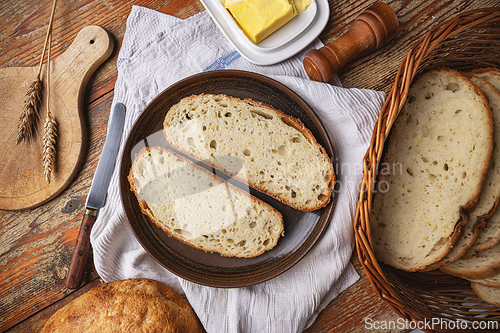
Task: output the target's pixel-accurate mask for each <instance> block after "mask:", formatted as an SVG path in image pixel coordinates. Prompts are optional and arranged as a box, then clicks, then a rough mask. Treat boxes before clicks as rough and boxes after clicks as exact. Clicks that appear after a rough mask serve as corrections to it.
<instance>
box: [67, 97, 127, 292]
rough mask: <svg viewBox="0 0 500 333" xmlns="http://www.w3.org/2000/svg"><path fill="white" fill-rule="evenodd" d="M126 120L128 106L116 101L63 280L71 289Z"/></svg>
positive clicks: (101, 203)
mask: <svg viewBox="0 0 500 333" xmlns="http://www.w3.org/2000/svg"><path fill="white" fill-rule="evenodd" d="M124 124H125V106H124V105H123V104H121V103H117V104H116V105H115V107H114V110H113V114H112V115H111V122H110V124H109V129H108V134H107V136H106V141H105V142H104V147H103V149H102V153H101V157H100V158H99V162H98V163H97V168H96V170H95V174H94V179H93V180H92V185H91V186H90V191H89V194H88V195H87V202H86V203H85V213H84V215H83V220H82V225H81V226H80V231H79V233H78V239H77V241H76V246H75V250H74V251H73V256H72V257H71V263H70V265H69V269H68V274H67V275H66V279H65V280H64V284H65V286H66V288H68V289H76V288H78V287H79V286H80V285H81V284H82V281H83V274H84V272H85V264H86V262H87V256H88V254H89V249H90V230H91V229H92V226H93V225H94V222H95V220H96V218H97V212H98V211H99V209H100V208H102V207H103V206H104V203H105V201H106V193H107V191H108V185H109V181H110V180H111V174H112V173H113V169H114V167H115V161H116V155H117V153H118V148H119V147H120V140H121V137H122V132H123V125H124Z"/></svg>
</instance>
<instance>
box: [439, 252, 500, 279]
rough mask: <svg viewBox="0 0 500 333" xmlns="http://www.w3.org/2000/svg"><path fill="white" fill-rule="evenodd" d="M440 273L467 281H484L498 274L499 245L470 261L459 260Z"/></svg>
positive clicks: (442, 269)
mask: <svg viewBox="0 0 500 333" xmlns="http://www.w3.org/2000/svg"><path fill="white" fill-rule="evenodd" d="M440 270H441V271H443V272H445V273H448V274H451V275H455V276H458V277H461V278H464V279H467V280H477V279H486V278H490V277H492V276H495V275H497V274H498V273H500V244H498V245H496V246H494V247H492V248H491V249H489V250H488V251H485V252H479V253H478V254H476V255H475V256H474V257H472V258H470V259H459V260H457V261H455V262H452V263H451V264H449V265H446V266H443V267H441V268H440Z"/></svg>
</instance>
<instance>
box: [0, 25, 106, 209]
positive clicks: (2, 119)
mask: <svg viewBox="0 0 500 333" xmlns="http://www.w3.org/2000/svg"><path fill="white" fill-rule="evenodd" d="M112 51H113V40H112V39H111V36H110V35H109V34H108V33H107V32H106V31H105V30H104V29H103V28H101V27H98V26H87V27H85V28H83V29H82V30H81V31H80V32H79V33H78V35H77V36H76V38H75V40H74V41H73V43H72V44H71V45H70V46H69V47H68V49H67V50H66V51H65V52H64V53H63V54H61V55H60V56H58V57H57V58H55V59H53V60H51V62H50V69H51V76H50V85H51V88H50V101H49V103H50V110H51V113H52V115H54V117H55V118H56V121H57V123H58V132H59V136H58V138H57V140H56V152H57V154H56V161H55V168H54V175H53V177H52V180H51V182H50V183H47V182H46V181H45V176H44V174H43V167H42V136H43V124H44V122H45V118H46V116H47V110H46V103H47V102H46V100H45V99H44V97H45V96H46V95H47V93H46V82H47V79H46V69H45V65H44V69H42V75H41V79H42V81H43V83H44V87H43V95H42V96H43V97H42V108H41V113H40V119H39V122H38V125H37V132H36V134H35V136H34V138H33V139H32V141H31V142H27V141H23V142H21V143H19V144H17V145H16V143H15V137H16V130H17V123H18V121H19V116H20V114H21V112H22V110H23V104H24V99H25V96H26V92H27V91H28V88H29V86H30V85H31V84H32V83H33V81H35V79H36V75H37V73H38V66H35V67H8V68H0V96H1V98H0V209H4V210H22V209H28V208H34V207H36V206H39V205H41V204H43V203H46V202H47V201H49V200H51V199H52V198H54V197H56V196H57V195H58V194H59V193H61V192H62V191H63V190H64V189H65V188H66V186H68V184H69V183H70V182H71V180H72V179H73V178H74V176H75V175H76V174H77V172H78V169H79V167H80V165H81V163H82V161H83V157H84V156H85V148H86V143H87V142H86V141H87V135H86V134H87V133H86V122H85V116H84V114H83V111H84V107H83V99H84V96H85V88H86V85H87V83H88V81H89V79H90V77H91V76H92V74H93V72H94V71H95V70H96V69H97V67H99V65H101V64H102V63H103V62H104V61H105V60H106V59H107V58H108V57H109V56H110V55H111V52H112Z"/></svg>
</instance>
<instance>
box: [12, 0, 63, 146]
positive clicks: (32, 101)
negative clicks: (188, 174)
mask: <svg viewBox="0 0 500 333" xmlns="http://www.w3.org/2000/svg"><path fill="white" fill-rule="evenodd" d="M56 2H57V0H54V1H53V3H52V12H51V13H50V22H49V27H48V29H47V36H46V37H45V44H44V46H43V51H42V57H41V59H40V65H39V66H38V74H37V76H36V80H35V81H34V82H33V83H32V84H31V85H30V88H29V89H28V93H27V94H26V98H25V100H24V109H23V111H22V112H21V115H20V117H19V121H18V123H17V134H16V144H19V143H21V141H23V140H27V141H31V139H32V138H33V135H34V134H35V132H36V125H37V123H38V119H39V118H40V105H41V103H42V80H41V78H40V74H41V72H42V65H43V58H44V57H45V51H46V49H47V43H48V40H49V36H50V35H51V34H52V23H53V21H54V13H55V10H56Z"/></svg>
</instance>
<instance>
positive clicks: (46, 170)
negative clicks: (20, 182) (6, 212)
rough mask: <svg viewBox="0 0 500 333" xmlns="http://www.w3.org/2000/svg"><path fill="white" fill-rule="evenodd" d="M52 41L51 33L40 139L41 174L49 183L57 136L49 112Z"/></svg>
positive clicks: (53, 119) (54, 123) (54, 120)
mask: <svg viewBox="0 0 500 333" xmlns="http://www.w3.org/2000/svg"><path fill="white" fill-rule="evenodd" d="M51 42H52V35H51V36H50V37H49V46H48V48H49V49H48V52H47V99H46V100H47V118H45V124H44V126H43V140H42V143H43V144H42V162H43V174H44V175H45V181H46V182H47V183H50V176H51V175H52V173H53V168H54V164H55V159H56V137H57V122H56V119H55V117H54V116H53V115H52V113H51V112H50V106H49V102H50V45H51Z"/></svg>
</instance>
